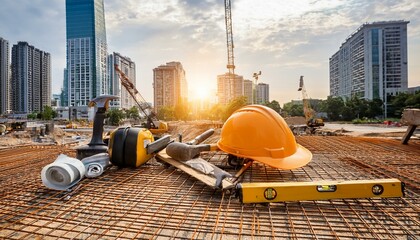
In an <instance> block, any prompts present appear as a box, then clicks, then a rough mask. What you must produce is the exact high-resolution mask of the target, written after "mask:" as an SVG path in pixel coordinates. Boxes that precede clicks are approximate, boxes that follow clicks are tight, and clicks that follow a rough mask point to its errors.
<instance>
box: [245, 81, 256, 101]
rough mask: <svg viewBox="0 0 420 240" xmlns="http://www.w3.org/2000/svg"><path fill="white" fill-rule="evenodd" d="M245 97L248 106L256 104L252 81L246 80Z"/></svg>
mask: <svg viewBox="0 0 420 240" xmlns="http://www.w3.org/2000/svg"><path fill="white" fill-rule="evenodd" d="M244 96H245V97H246V103H247V104H253V103H254V101H253V98H254V83H253V82H252V81H251V80H244Z"/></svg>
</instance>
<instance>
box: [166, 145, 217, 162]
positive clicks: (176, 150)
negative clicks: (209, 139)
mask: <svg viewBox="0 0 420 240" xmlns="http://www.w3.org/2000/svg"><path fill="white" fill-rule="evenodd" d="M209 150H210V145H207V144H202V145H188V144H186V143H180V142H173V143H170V144H168V146H167V147H166V153H167V154H168V155H169V156H170V157H172V158H173V159H175V160H178V161H188V160H191V159H193V158H194V157H195V156H197V155H198V154H200V152H202V151H209Z"/></svg>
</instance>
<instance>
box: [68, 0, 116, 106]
mask: <svg viewBox="0 0 420 240" xmlns="http://www.w3.org/2000/svg"><path fill="white" fill-rule="evenodd" d="M66 33H67V93H68V106H87V105H88V103H89V101H90V100H91V99H93V98H95V97H97V96H99V95H103V94H108V93H109V86H108V81H107V79H108V78H107V70H106V68H107V64H106V61H107V43H106V31H105V16H104V3H103V0H66ZM64 82H66V81H64ZM63 89H66V87H65V86H64V87H63Z"/></svg>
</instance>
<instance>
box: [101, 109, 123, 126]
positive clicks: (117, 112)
mask: <svg viewBox="0 0 420 240" xmlns="http://www.w3.org/2000/svg"><path fill="white" fill-rule="evenodd" d="M105 116H106V117H107V118H108V122H109V124H110V125H113V126H118V125H120V124H121V122H122V120H123V119H124V118H125V113H124V111H123V110H121V109H116V108H113V109H110V110H108V111H107V112H106V115H105Z"/></svg>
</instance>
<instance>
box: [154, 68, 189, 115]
mask: <svg viewBox="0 0 420 240" xmlns="http://www.w3.org/2000/svg"><path fill="white" fill-rule="evenodd" d="M153 93H154V98H153V104H154V108H155V109H156V111H157V112H159V109H160V108H162V107H175V105H177V104H178V103H181V102H184V103H186V102H187V101H188V86H187V80H186V77H185V70H184V68H183V67H182V64H181V63H180V62H168V63H166V65H161V66H159V67H157V68H155V69H153Z"/></svg>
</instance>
